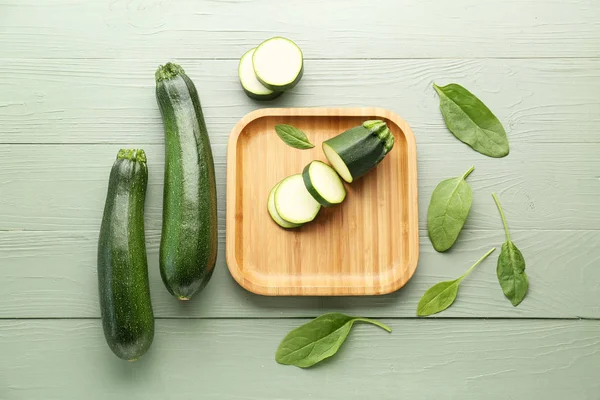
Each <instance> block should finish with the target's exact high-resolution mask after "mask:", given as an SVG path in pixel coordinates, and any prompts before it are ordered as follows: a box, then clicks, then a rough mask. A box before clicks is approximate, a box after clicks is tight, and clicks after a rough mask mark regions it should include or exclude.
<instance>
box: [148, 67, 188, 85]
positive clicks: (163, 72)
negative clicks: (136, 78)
mask: <svg viewBox="0 0 600 400" xmlns="http://www.w3.org/2000/svg"><path fill="white" fill-rule="evenodd" d="M181 74H185V71H184V70H183V68H182V67H181V65H179V64H175V63H172V62H168V63H166V64H165V65H161V66H159V67H158V69H157V70H156V73H155V74H154V77H155V78H156V82H160V81H165V80H169V79H173V78H175V77H176V76H178V75H181Z"/></svg>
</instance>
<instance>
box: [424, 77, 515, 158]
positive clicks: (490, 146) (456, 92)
mask: <svg viewBox="0 0 600 400" xmlns="http://www.w3.org/2000/svg"><path fill="white" fill-rule="evenodd" d="M433 87H434V88H435V90H436V92H437V93H438V95H439V96H440V109H441V110H442V115H443V116H444V121H446V126H447V127H448V129H450V132H452V133H453V134H454V136H456V137H457V138H458V139H459V140H461V141H462V142H464V143H466V144H468V145H469V146H471V147H472V148H473V149H474V150H476V151H478V152H480V153H481V154H484V155H486V156H489V157H496V158H500V157H504V156H506V155H507V154H508V151H509V149H508V138H507V137H506V132H505V131H504V127H503V126H502V124H501V123H500V121H499V120H498V118H496V116H495V115H494V113H492V112H491V111H490V109H489V108H487V106H486V105H485V104H483V102H482V101H481V100H479V99H478V98H477V97H476V96H475V95H474V94H473V93H471V92H469V91H468V90H467V89H465V88H464V87H462V86H460V85H457V84H455V83H451V84H449V85H446V86H442V87H440V86H438V85H436V84H435V83H434V84H433Z"/></svg>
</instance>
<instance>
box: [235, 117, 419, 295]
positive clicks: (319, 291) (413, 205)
mask: <svg viewBox="0 0 600 400" xmlns="http://www.w3.org/2000/svg"><path fill="white" fill-rule="evenodd" d="M271 116H282V117H283V116H295V117H299V116H309V117H319V116H334V117H335V116H339V117H361V116H376V117H382V118H385V119H388V120H390V121H392V122H394V123H395V124H396V125H397V126H398V127H400V129H401V130H402V133H403V134H404V136H405V140H406V145H407V147H408V148H407V157H408V164H409V170H412V171H413V172H412V173H411V177H413V178H414V179H410V180H409V183H408V189H409V190H408V192H409V212H408V214H409V218H410V221H409V223H408V225H409V226H413V227H415V229H414V232H413V233H412V241H413V243H414V245H413V246H411V247H410V251H409V258H408V262H407V264H406V265H407V269H408V271H409V275H408V276H407V278H406V280H402V279H400V278H399V279H397V280H395V281H392V282H390V283H388V284H386V285H385V286H382V287H379V290H372V289H375V288H374V287H366V286H365V287H364V288H365V290H364V291H363V292H362V293H358V294H355V293H349V292H345V293H340V292H339V291H340V289H344V288H348V289H350V288H356V287H357V286H335V287H332V286H311V287H308V286H302V285H300V286H283V287H281V288H280V287H273V286H265V285H259V284H256V283H254V282H252V281H250V280H248V279H247V278H246V276H245V275H244V274H243V273H242V271H241V269H240V268H239V265H238V262H237V259H236V255H235V247H236V246H235V235H234V232H235V220H236V217H235V215H234V214H235V202H236V196H235V190H233V189H231V186H232V185H235V182H236V173H237V167H236V166H235V164H234V163H230V160H232V159H235V157H236V149H237V141H238V139H239V137H240V135H241V133H242V131H243V130H244V128H245V127H246V126H247V125H249V124H250V123H252V122H253V121H255V120H257V119H259V118H262V117H271ZM417 168H418V166H417V152H416V140H415V135H414V133H413V131H412V129H411V127H410V125H409V124H408V123H407V122H406V121H405V120H404V119H403V118H402V117H400V116H399V115H398V114H396V113H394V112H392V111H390V110H388V109H386V108H382V107H277V108H260V109H257V110H254V111H251V112H249V113H247V114H246V115H244V116H243V117H242V118H240V119H239V120H238V122H237V123H236V124H235V126H234V127H233V129H232V130H231V132H230V134H229V138H228V140H227V159H226V210H225V262H226V264H227V268H228V269H229V272H230V274H231V276H232V277H233V278H234V280H235V281H236V282H237V283H238V284H239V285H240V286H241V287H243V288H244V289H246V290H247V291H249V292H251V293H254V294H258V295H262V296H300V297H306V296H332V297H333V296H336V297H338V296H378V295H385V294H389V293H393V292H395V291H397V290H399V289H400V288H402V287H403V286H404V285H405V284H406V283H408V281H410V279H411V278H412V277H413V275H414V274H415V272H416V269H417V266H418V260H419V255H420V249H419V246H420V243H419V215H418V200H419V193H418V170H417ZM232 192H233V193H232ZM413 198H414V200H413ZM231 235H233V237H231ZM280 289H284V290H288V291H291V292H293V293H285V294H279V291H280ZM367 289H371V290H370V291H369V290H367ZM298 290H302V291H303V293H296V291H298ZM333 290H335V291H336V292H335V293H334V292H333Z"/></svg>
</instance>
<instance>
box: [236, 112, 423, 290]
mask: <svg viewBox="0 0 600 400" xmlns="http://www.w3.org/2000/svg"><path fill="white" fill-rule="evenodd" d="M366 120H383V121H384V122H385V123H386V124H387V127H388V128H389V130H390V131H391V133H392V135H393V136H394V139H395V143H394V148H393V149H392V150H391V151H390V152H389V153H388V154H387V155H386V157H385V159H384V160H383V161H382V162H381V163H380V164H379V165H378V166H377V167H376V169H375V170H373V171H372V172H371V173H369V174H368V176H365V177H363V178H362V179H358V180H357V181H356V182H353V183H352V185H346V188H347V190H348V195H347V197H346V199H345V200H344V202H343V203H342V204H340V205H337V206H334V207H322V208H321V210H320V211H319V214H318V215H317V218H315V220H314V221H312V222H310V223H307V224H305V225H304V226H302V227H300V228H297V229H294V230H286V229H282V228H281V227H279V226H277V224H275V223H274V222H273V221H272V220H271V217H270V215H269V213H268V212H267V207H266V204H267V199H268V196H269V193H270V191H271V189H272V188H273V186H275V185H276V184H277V182H281V180H283V179H284V178H285V177H287V176H290V175H293V174H298V173H302V170H303V169H304V167H305V166H306V165H308V164H309V163H310V162H311V161H313V160H321V161H324V162H327V159H326V158H325V156H324V154H323V150H322V143H323V142H324V141H325V140H327V139H330V138H332V137H335V136H337V135H339V134H340V133H341V132H344V131H346V130H348V129H350V128H352V127H355V126H360V125H362V123H363V122H364V121H366ZM277 124H288V125H292V126H294V127H296V128H298V129H300V130H302V131H303V132H305V133H307V135H308V136H309V139H310V141H311V143H313V144H314V145H315V147H314V148H313V149H310V150H302V151H299V150H297V149H293V148H291V147H289V146H288V145H286V144H285V143H284V142H283V140H281V139H280V138H279V137H278V136H277V134H276V133H275V131H274V126H275V125H277ZM417 183H418V182H417V154H416V144H415V137H414V134H413V132H412V130H411V129H410V126H409V125H408V124H407V123H406V121H404V120H403V119H402V118H401V117H399V116H398V115H396V114H394V113H392V112H390V111H389V110H385V109H380V108H272V109H262V110H257V111H255V112H253V113H250V114H248V115H246V116H245V117H244V118H242V119H241V120H240V122H239V123H238V124H237V125H236V126H235V127H234V129H233V131H232V132H231V135H230V137H229V143H228V152H227V195H226V197H227V225H226V229H227V235H226V243H227V252H226V254H227V265H228V267H229V270H230V272H231V274H232V276H233V277H234V278H235V280H236V281H237V282H238V283H239V284H240V285H241V286H243V287H244V288H246V289H248V290H249V291H251V292H253V293H258V294H263V295H270V296H294V295H296V296H315V295H322V296H343V295H380V294H387V293H391V292H394V291H396V290H398V289H399V288H401V287H402V286H404V285H405V284H406V282H408V280H409V279H410V278H411V277H412V275H413V274H414V272H415V269H416V267H417V262H418V259H419V221H418V196H417ZM381 199H385V201H382V200H381Z"/></svg>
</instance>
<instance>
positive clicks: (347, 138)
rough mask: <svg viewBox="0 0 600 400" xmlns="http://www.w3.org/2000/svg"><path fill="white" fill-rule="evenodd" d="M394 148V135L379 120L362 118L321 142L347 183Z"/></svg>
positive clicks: (334, 166)
mask: <svg viewBox="0 0 600 400" xmlns="http://www.w3.org/2000/svg"><path fill="white" fill-rule="evenodd" d="M393 147H394V135H392V133H391V132H390V129H389V128H388V127H387V125H386V123H385V122H383V121H380V120H372V121H365V122H363V124H362V125H359V126H355V127H353V128H350V129H348V130H347V131H345V132H342V133H340V134H339V135H337V136H335V137H333V138H331V139H329V140H326V141H325V142H323V152H324V153H325V156H326V157H327V159H328V160H329V162H330V163H331V165H332V166H333V168H335V170H336V171H337V173H338V174H340V176H341V177H342V178H343V179H344V180H345V181H346V182H348V183H352V181H354V180H355V179H357V178H359V177H361V176H363V175H364V174H366V173H367V172H369V171H370V170H371V169H373V168H375V167H376V166H377V164H379V163H380V162H381V161H382V160H383V159H384V157H385V156H386V154H387V153H389V152H390V150H392V148H393Z"/></svg>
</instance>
